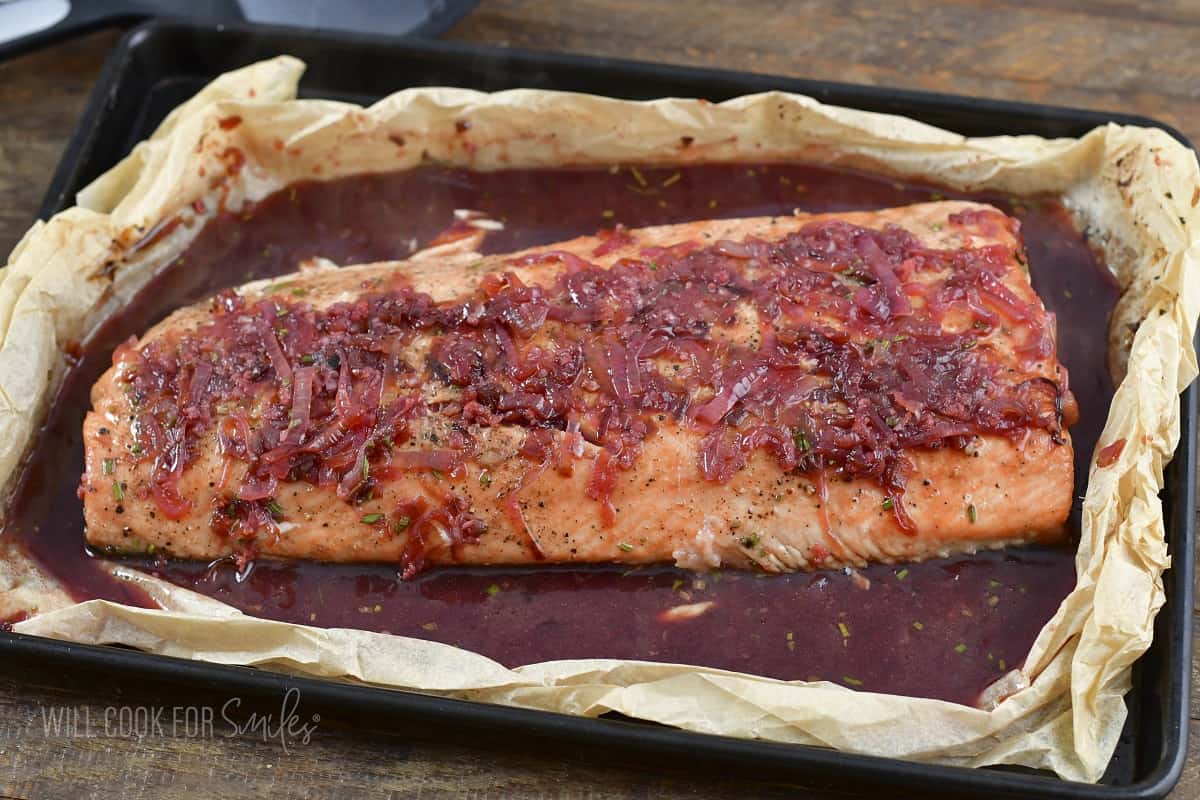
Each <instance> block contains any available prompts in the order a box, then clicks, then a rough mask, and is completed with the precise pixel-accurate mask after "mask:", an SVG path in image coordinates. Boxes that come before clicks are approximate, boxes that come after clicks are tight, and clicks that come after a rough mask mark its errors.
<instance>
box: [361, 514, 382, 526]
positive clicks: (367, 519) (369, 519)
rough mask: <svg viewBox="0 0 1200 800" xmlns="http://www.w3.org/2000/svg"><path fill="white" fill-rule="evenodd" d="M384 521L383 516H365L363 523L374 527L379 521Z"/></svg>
mask: <svg viewBox="0 0 1200 800" xmlns="http://www.w3.org/2000/svg"><path fill="white" fill-rule="evenodd" d="M381 519H383V514H378V513H376V514H364V515H363V518H362V521H363V523H364V524H366V525H374V524H375V523H376V522H379V520H381Z"/></svg>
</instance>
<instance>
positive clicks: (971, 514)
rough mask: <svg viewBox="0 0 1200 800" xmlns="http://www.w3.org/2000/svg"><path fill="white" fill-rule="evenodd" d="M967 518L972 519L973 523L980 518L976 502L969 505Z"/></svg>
mask: <svg viewBox="0 0 1200 800" xmlns="http://www.w3.org/2000/svg"><path fill="white" fill-rule="evenodd" d="M967 519H969V520H970V521H971V523H972V524H974V523H975V520H977V519H979V512H977V511H976V510H975V504H974V503H972V504H971V505H969V506H967Z"/></svg>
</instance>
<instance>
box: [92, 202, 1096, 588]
mask: <svg viewBox="0 0 1200 800" xmlns="http://www.w3.org/2000/svg"><path fill="white" fill-rule="evenodd" d="M92 403H93V409H92V411H91V412H90V413H89V414H88V416H87V418H86V420H85V422H84V441H85V445H86V471H85V473H84V475H83V479H82V483H81V486H80V497H81V498H82V500H83V502H84V512H85V519H86V524H87V538H88V541H89V542H90V543H91V544H92V545H93V546H96V547H98V548H101V549H105V550H109V551H114V552H139V553H144V552H147V551H149V552H156V553H161V554H165V555H166V556H170V557H178V558H187V559H206V560H209V559H217V558H220V557H223V556H230V555H232V556H234V557H236V558H237V559H239V560H245V559H252V558H255V557H258V556H269V557H278V558H305V559H315V560H321V561H335V562H356V561H357V562H361V561H381V562H392V563H396V564H397V565H398V567H399V568H400V569H401V571H402V572H403V574H404V575H405V576H406V577H407V576H411V575H414V574H416V573H417V572H418V571H420V570H421V569H423V568H424V567H426V566H429V565H434V564H514V563H535V562H546V563H584V562H625V563H652V562H674V563H676V564H678V565H680V566H683V567H688V568H696V569H704V568H715V567H719V566H731V567H757V568H761V569H763V570H767V571H774V572H778V571H790V570H803V569H814V568H825V567H835V566H844V565H863V564H866V563H867V562H873V561H883V562H895V561H907V560H919V559H923V558H927V557H934V556H944V555H947V554H949V553H952V552H962V551H972V550H975V549H977V548H984V547H986V548H990V547H1001V546H1004V545H1006V544H1011V543H1018V542H1026V541H1041V542H1049V541H1056V540H1059V539H1061V538H1063V537H1064V536H1065V535H1066V534H1065V521H1066V519H1067V515H1068V512H1069V509H1070V506H1071V498H1072V487H1073V474H1072V472H1073V469H1072V458H1073V454H1072V448H1071V443H1070V438H1069V435H1068V433H1067V427H1068V426H1069V425H1071V424H1072V423H1073V422H1074V421H1075V417H1076V416H1077V413H1076V407H1075V403H1074V400H1073V398H1072V396H1071V394H1070V392H1069V390H1068V384H1067V374H1066V370H1065V369H1064V368H1063V366H1062V365H1061V364H1060V363H1059V362H1058V360H1057V358H1056V354H1055V330H1054V318H1053V316H1052V315H1051V314H1049V313H1047V312H1046V310H1045V308H1044V307H1043V305H1042V303H1041V301H1040V300H1039V298H1038V297H1037V295H1036V293H1035V292H1034V290H1033V288H1032V286H1031V285H1030V282H1029V275H1028V270H1027V268H1026V262H1025V256H1024V252H1023V248H1022V244H1021V240H1020V236H1019V225H1018V223H1017V221H1016V220H1014V219H1011V218H1009V217H1007V216H1005V215H1004V214H1002V213H1001V212H999V211H997V210H996V209H994V208H991V207H990V206H986V205H981V204H977V203H967V202H937V203H926V204H920V205H914V206H908V207H904V208H893V209H886V210H881V211H874V212H854V213H838V214H823V215H803V214H797V215H795V216H790V217H761V218H752V219H731V220H706V221H699V222H691V223H685V224H679V225H667V226H660V227H652V228H643V229H637V230H624V229H622V228H620V227H617V228H616V229H614V230H610V231H602V232H600V233H599V234H597V236H594V237H583V238H579V239H574V240H571V241H566V242H560V243H556V244H553V245H548V246H544V247H537V248H533V249H530V250H525V251H521V252H518V253H511V254H505V255H494V256H487V257H479V256H477V255H474V254H465V253H462V252H453V251H452V249H451V248H442V249H441V250H438V249H434V250H431V251H428V252H427V253H426V254H424V255H422V256H419V257H415V258H414V259H412V260H410V261H407V262H389V263H381V264H369V265H363V266H356V267H346V268H341V269H325V270H314V271H310V272H302V273H299V274H296V275H291V276H286V277H283V278H279V279H277V280H274V281H271V282H259V283H256V284H251V285H248V286H246V287H242V288H241V289H238V290H227V291H225V292H222V293H221V294H219V295H218V296H216V297H215V298H213V299H212V300H211V301H210V302H207V303H204V304H202V305H196V306H192V307H188V308H183V309H180V310H179V311H177V312H175V313H174V314H172V315H171V316H170V317H169V318H167V319H166V320H165V321H163V322H162V323H160V324H159V325H157V326H155V327H154V328H153V329H151V330H150V331H149V332H148V333H146V335H145V336H143V337H142V338H141V339H140V340H133V339H131V340H130V341H129V342H128V343H127V344H125V345H123V346H122V347H120V348H119V349H118V350H117V351H116V352H115V353H114V355H113V367H112V368H111V369H110V370H109V371H108V372H106V373H105V374H104V376H103V377H102V378H101V379H100V380H99V381H98V382H97V383H96V385H95V386H94V387H93V389H92Z"/></svg>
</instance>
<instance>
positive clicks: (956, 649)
mask: <svg viewBox="0 0 1200 800" xmlns="http://www.w3.org/2000/svg"><path fill="white" fill-rule="evenodd" d="M954 652H956V653H958V654H959V655H960V656H961V655H962V654H963V653H965V652H967V646H966V645H965V644H963V643H962V642H959V643H958V644H956V645H954Z"/></svg>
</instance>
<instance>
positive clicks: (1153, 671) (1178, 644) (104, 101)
mask: <svg viewBox="0 0 1200 800" xmlns="http://www.w3.org/2000/svg"><path fill="white" fill-rule="evenodd" d="M282 53H287V54H291V55H295V56H297V57H299V58H301V59H303V60H304V61H305V62H306V63H307V64H308V71H307V72H306V73H305V76H304V79H303V81H302V84H301V96H304V97H322V98H331V99H338V100H348V101H353V102H358V103H370V102H371V101H373V100H375V99H378V98H379V97H382V96H384V95H386V94H389V93H391V92H393V91H397V90H399V89H403V88H406V87H411V86H431V85H443V86H445V85H452V86H462V87H468V88H474V89H480V90H499V89H507V88H513V87H532V88H542V89H560V90H570V91H582V92H592V93H597V94H604V95H610V96H615V97H625V98H631V99H650V98H655V97H663V96H687V97H704V98H707V99H710V100H714V101H718V100H723V99H726V98H729V97H733V96H737V95H741V94H746V93H750V92H757V91H765V90H769V89H779V90H784V91H792V92H799V93H802V94H807V95H810V96H813V97H815V98H817V99H819V100H821V101H824V102H829V103H834V104H838V105H844V106H851V107H856V108H862V109H866V110H871V111H881V112H887V113H895V114H902V115H905V116H908V117H913V118H915V119H918V120H922V121H924V122H928V123H931V124H934V125H937V126H939V127H943V128H947V129H949V130H953V131H957V132H960V133H963V134H967V135H994V134H1022V133H1026V134H1037V135H1040V136H1047V137H1056V136H1079V135H1082V134H1083V133H1085V132H1086V131H1088V130H1090V129H1091V128H1093V127H1095V126H1096V125H1100V124H1104V123H1105V122H1110V121H1113V122H1120V123H1128V124H1137V125H1146V126H1152V127H1160V128H1164V129H1165V130H1167V132H1168V133H1170V134H1171V135H1172V136H1174V137H1175V138H1177V139H1179V140H1180V141H1182V142H1183V143H1184V144H1187V145H1188V146H1190V143H1188V142H1187V141H1186V139H1184V138H1183V137H1182V135H1180V134H1179V133H1178V132H1177V131H1174V130H1172V129H1170V128H1168V127H1167V126H1164V125H1162V124H1160V123H1157V122H1155V121H1153V120H1149V119H1144V118H1140V117H1133V116H1129V115H1123V114H1109V113H1104V112H1094V111H1081V110H1077V109H1066V108H1055V107H1049V106H1036V105H1028V104H1018V103H1007V102H999V101H991V100H979V99H975V98H964V97H955V96H948V95H934V94H927V93H916V92H906V91H899V90H892V89H884V88H879V87H865V86H852V85H846V84H837V83H830V82H823V81H807V80H797V79H791V78H780V77H772V76H764V75H753V74H748V73H735V72H722V71H715V70H703V69H691V68H681V67H671V66H664V65H657V64H645V63H636V62H629V61H620V60H613V59H601V58H589V57H581V56H571V55H564V54H546V53H530V52H523V51H515V50H509V49H493V48H482V47H474V46H466V45H460V44H451V43H445V42H435V41H425V40H413V39H408V40H396V39H384V38H381V37H369V36H361V35H349V34H320V35H316V34H312V33H304V32H299V31H297V30H295V29H285V28H265V27H257V26H223V27H221V28H210V27H200V26H192V25H186V24H183V23H150V24H147V25H144V26H142V27H139V28H137V29H135V30H133V31H131V32H130V33H129V34H128V35H127V36H126V37H125V38H124V39H123V40H122V41H121V43H120V44H119V45H118V46H117V48H116V49H115V50H114V52H113V54H112V56H111V57H110V59H109V61H108V63H107V64H106V66H105V68H104V71H103V73H102V75H101V77H100V79H99V81H98V83H97V86H96V88H95V90H94V92H93V95H92V97H91V100H90V102H89V104H88V107H87V109H86V111H85V113H84V115H83V118H82V120H81V121H80V125H79V128H78V130H77V132H76V134H75V136H74V138H73V139H72V141H71V144H70V146H69V147H68V149H67V152H66V154H65V155H64V157H63V160H62V162H61V164H60V166H59V168H58V170H57V172H56V173H55V176H54V179H53V181H52V183H51V186H50V188H49V190H48V192H47V194H46V198H45V201H44V203H43V205H42V209H41V215H42V216H43V217H48V216H50V215H52V214H53V213H55V212H57V211H60V210H62V209H63V208H66V207H68V206H70V205H72V204H73V202H74V197H75V193H76V192H77V191H79V189H81V188H82V187H83V186H85V185H86V184H87V183H88V182H90V181H91V180H93V179H94V178H96V177H97V176H99V175H100V174H101V173H103V172H104V171H105V170H107V169H108V168H109V167H111V166H112V165H114V164H115V163H116V162H117V161H118V160H119V159H120V158H121V157H123V156H124V155H126V154H127V153H128V152H129V150H130V149H131V147H132V146H133V145H134V144H135V143H136V142H138V141H140V140H142V139H144V138H145V137H146V136H148V135H149V134H150V132H151V131H152V130H153V129H154V128H155V126H157V124H158V123H159V122H161V120H162V118H163V117H164V116H165V115H166V114H167V113H168V112H169V111H170V110H171V109H172V108H174V107H175V106H177V105H178V104H179V103H181V102H183V101H184V100H186V99H187V98H188V97H190V96H191V95H192V94H194V93H195V92H196V91H198V90H199V89H200V88H201V87H202V86H203V85H204V84H205V83H206V82H208V81H209V80H211V79H212V78H214V77H215V76H217V75H218V74H220V73H222V72H226V71H228V70H231V69H235V68H237V67H240V66H244V65H245V64H248V63H250V62H252V61H256V60H259V59H264V58H269V57H272V56H275V55H279V54H282ZM1098 335H1099V334H1098ZM1182 404H1183V405H1182V410H1183V423H1182V431H1181V438H1180V449H1179V451H1178V453H1177V454H1176V457H1175V459H1174V460H1173V461H1172V462H1171V463H1170V464H1169V465H1168V467H1167V475H1166V489H1165V491H1164V494H1163V503H1164V512H1165V515H1166V526H1167V535H1168V540H1169V545H1170V549H1171V552H1172V553H1173V554H1175V560H1174V566H1173V568H1172V569H1171V570H1169V571H1168V572H1167V573H1166V576H1165V581H1164V582H1165V588H1166V593H1167V603H1166V605H1165V607H1164V608H1163V610H1162V611H1161V612H1160V614H1159V616H1158V619H1157V621H1156V624H1155V639H1154V644H1153V646H1152V647H1151V649H1150V650H1149V652H1147V653H1146V655H1145V656H1143V657H1142V659H1141V660H1140V661H1139V662H1138V663H1137V665H1136V666H1135V668H1134V676H1133V678H1134V683H1133V690H1132V691H1131V692H1130V694H1129V695H1128V697H1127V702H1128V704H1129V707H1130V716H1129V720H1128V722H1127V724H1126V726H1125V730H1124V733H1123V735H1122V738H1121V742H1120V744H1119V746H1118V749H1117V753H1116V755H1115V757H1114V759H1113V762H1112V764H1111V766H1110V768H1109V770H1108V772H1107V773H1106V775H1105V777H1104V779H1103V781H1102V783H1101V784H1099V785H1095V786H1092V785H1084V784H1076V783H1069V782H1065V781H1060V780H1058V779H1056V778H1055V777H1054V776H1051V775H1046V774H1041V773H1033V772H1030V771H1027V770H1017V769H985V770H969V769H957V768H946V767H936V766H928V765H921V764H912V763H907V762H902V761H896V760H891V759H883V758H873V757H867V756H853V755H846V754H841V753H836V752H833V751H830V750H824V749H819V748H812V747H802V746H792V745H782V744H774V743H768V742H759V741H745V740H736V739H730V738H726V737H716V736H707V735H701V734H693V733H688V732H683V731H678V730H674V729H670V728H664V727H660V726H655V725H648V724H642V723H636V722H630V721H626V720H614V719H600V720H592V719H582V718H577V717H570V716H566V715H561V714H551V713H546V712H537V711H526V710H520V709H510V708H504V707H498V706H491V705H484V704H479V703H469V702H463V701H457V700H447V699H440V698H433V697H427V696H422V695H418V694H414V693H409V692H401V691H393V690H383V689H375V688H370V687H364V686H357V685H347V684H341V683H335V682H332V681H323V680H315V679H304V678H293V677H285V676H281V675H276V674H274V673H269V672H264V671H259V670H253V669H248V668H242V667H222V666H217V665H212V664H206V663H200V662H191V661H181V660H178V659H171V658H166V657H162V656H154V655H149V654H144V653H139V652H134V651H130V650H125V649H120V648H112V647H90V646H81V645H74V644H68V643H62V642H55V641H50V640H45V639H39V638H36V637H29V636H20V635H16V634H11V633H10V634H0V654H2V656H0V660H3V662H4V663H5V664H6V665H8V666H9V667H10V668H15V669H23V668H26V667H27V666H29V665H37V668H38V670H39V672H40V674H41V675H42V676H43V679H49V680H58V681H60V682H63V683H75V682H78V680H79V678H78V675H79V673H80V672H84V673H89V672H90V673H95V674H103V673H120V674H122V675H125V676H130V675H138V676H142V677H144V678H145V679H147V680H152V681H160V682H164V683H167V684H170V685H172V686H174V687H176V688H175V689H174V691H177V692H180V693H185V692H188V691H189V690H190V691H193V692H201V691H209V692H211V691H212V690H213V689H214V687H221V690H222V691H226V692H237V693H239V694H241V695H243V696H247V697H253V696H269V695H274V696H278V695H279V694H280V693H281V692H282V691H284V689H285V688H286V687H291V686H295V687H298V688H300V690H301V691H302V693H303V696H304V698H305V703H306V706H308V705H309V704H314V705H315V706H317V707H326V708H329V709H336V710H337V713H339V714H340V715H341V716H342V717H343V718H354V719H356V720H362V721H366V722H369V724H372V725H375V726H378V727H386V728H389V729H396V730H404V729H411V726H412V725H414V724H418V723H419V724H420V725H421V726H422V727H434V728H440V729H445V730H453V731H455V735H456V738H457V739H458V740H459V741H462V739H463V737H464V736H467V737H470V738H472V739H476V738H480V739H497V738H499V739H504V738H511V737H512V736H514V735H521V736H524V737H527V738H528V739H529V740H530V741H531V742H533V741H538V740H540V741H542V742H555V743H558V744H559V745H560V746H579V747H581V748H593V749H596V750H603V751H604V752H605V754H606V757H608V758H614V757H615V758H620V757H621V755H622V754H625V755H629V756H634V755H636V756H637V757H638V759H639V761H641V760H644V759H647V758H654V759H655V760H656V761H658V760H661V761H662V762H663V763H674V764H685V765H687V766H688V768H689V769H690V770H692V771H694V770H696V769H697V768H698V767H697V765H698V764H703V765H704V767H703V769H707V770H715V769H723V770H725V774H726V775H728V774H730V770H740V771H741V772H742V773H743V774H745V775H746V777H747V778H748V779H753V780H755V781H762V780H771V781H780V780H783V781H797V782H801V783H804V784H806V785H810V786H827V787H830V788H834V787H836V788H837V789H839V790H843V791H844V790H846V789H849V788H852V787H862V788H869V787H875V788H876V792H878V790H879V787H884V786H886V787H888V789H889V790H890V791H889V794H890V793H891V792H894V791H896V790H899V789H901V788H903V789H906V790H909V791H913V792H917V793H920V794H921V795H929V794H933V793H965V792H970V793H972V794H974V795H976V796H979V797H1028V796H1034V795H1036V796H1042V797H1071V798H1084V797H1161V796H1163V795H1165V794H1166V793H1167V792H1168V791H1169V790H1170V788H1171V787H1172V786H1173V785H1174V784H1175V782H1176V781H1177V780H1178V778H1179V775H1180V772H1181V770H1182V767H1183V762H1184V758H1185V753H1186V741H1187V727H1188V701H1189V687H1190V673H1191V620H1192V580H1193V564H1192V559H1191V553H1192V546H1193V526H1194V519H1195V433H1194V430H1195V422H1196V397H1195V390H1194V388H1189V389H1188V391H1187V392H1186V393H1185V395H1184V397H1183V399H1182ZM23 665H24V666H23Z"/></svg>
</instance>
